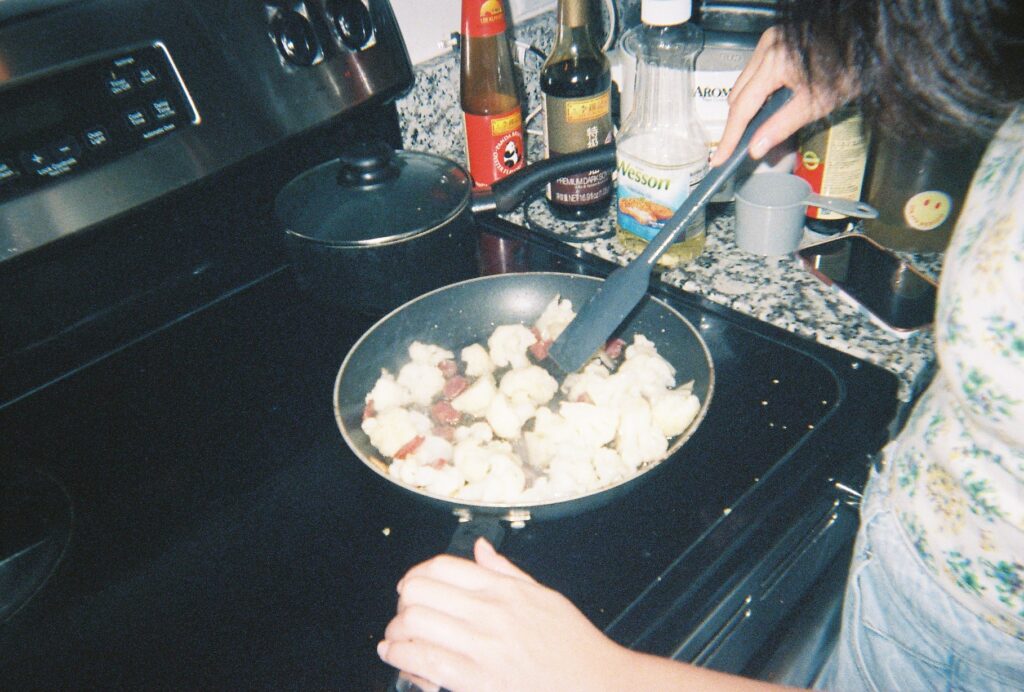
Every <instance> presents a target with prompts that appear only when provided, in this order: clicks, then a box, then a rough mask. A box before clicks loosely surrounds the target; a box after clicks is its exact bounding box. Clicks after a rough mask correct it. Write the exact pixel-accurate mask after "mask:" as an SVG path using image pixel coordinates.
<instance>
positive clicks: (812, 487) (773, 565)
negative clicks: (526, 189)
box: [0, 221, 896, 689]
mask: <svg viewBox="0 0 1024 692" xmlns="http://www.w3.org/2000/svg"><path fill="white" fill-rule="evenodd" d="M482 232H483V234H484V235H483V236H482V237H483V238H484V239H485V240H486V243H484V246H483V247H484V250H485V253H486V256H485V259H486V260H487V262H486V263H485V264H486V266H488V267H491V268H492V269H493V268H495V267H503V268H505V269H507V270H537V271H566V272H581V273H590V274H599V275H600V274H604V273H607V272H608V271H609V270H610V269H611V267H610V265H608V264H607V263H604V262H603V261H601V260H597V259H594V258H586V257H582V256H579V255H578V254H577V253H576V252H575V251H574V250H573V249H572V248H570V247H568V246H564V245H560V244H557V243H551V242H548V241H546V240H544V239H538V238H529V237H528V236H526V235H525V234H524V232H523V231H522V229H519V228H516V227H513V226H511V225H509V224H506V223H504V222H500V221H494V222H489V223H485V224H484V226H483V228H482ZM658 291H659V293H660V295H661V297H663V298H665V299H667V300H669V301H670V302H671V303H672V304H673V305H674V306H675V307H676V308H677V309H679V310H680V312H682V313H683V314H684V315H685V316H686V317H687V318H689V319H690V320H691V321H692V322H693V324H694V325H696V326H697V327H698V328H699V330H700V333H701V334H702V335H703V337H704V338H705V340H706V341H707V343H708V345H709V347H710V349H711V353H712V358H713V360H714V367H715V370H716V390H715V394H714V398H713V400H712V403H711V406H710V409H709V411H708V415H707V418H706V419H705V421H704V422H703V423H702V425H701V426H700V428H699V429H698V431H697V432H696V434H695V435H694V436H693V438H692V439H691V440H690V441H689V442H688V443H687V444H686V445H685V446H684V447H683V449H682V450H681V451H680V452H679V453H678V454H676V456H675V457H674V458H672V459H671V460H670V461H668V462H667V463H663V464H662V465H661V468H660V469H659V470H658V471H657V473H653V474H648V476H650V478H649V479H648V480H645V481H644V482H642V483H639V484H638V485H637V487H636V488H635V489H634V490H633V491H632V492H630V493H626V494H624V495H623V496H622V497H621V498H617V499H616V500H615V501H613V502H611V503H610V504H607V505H605V506H603V507H600V508H597V509H593V510H591V511H586V512H582V513H580V514H578V515H575V516H571V517H568V518H565V519H557V520H549V521H545V522H529V523H527V524H526V526H525V527H524V528H521V529H512V530H509V531H507V532H506V538H505V541H504V544H503V548H502V549H503V551H504V552H505V553H506V554H508V555H509V557H511V559H512V560H514V561H515V562H516V563H518V564H520V565H522V566H523V567H524V568H526V569H527V570H528V571H530V572H531V573H533V574H534V575H535V576H536V577H537V578H538V579H540V580H541V581H543V582H545V583H547V584H550V585H551V586H554V587H556V588H558V589H560V590H562V591H563V592H565V593H566V594H567V595H568V596H569V597H570V598H571V599H572V600H574V601H575V602H576V603H577V604H578V605H579V606H580V607H581V608H582V609H583V610H584V612H585V613H586V614H587V615H588V616H590V617H591V618H592V619H593V620H594V621H595V622H596V623H597V624H598V625H600V626H601V627H602V628H605V629H606V630H607V631H608V632H609V634H610V635H611V636H613V637H615V638H616V639H618V640H619V641H622V642H624V643H626V644H628V645H631V646H635V647H637V648H641V649H644V650H647V651H652V652H655V653H660V654H665V655H675V656H677V657H680V658H685V659H687V660H696V661H700V662H702V663H706V664H708V665H712V666H715V667H719V668H724V669H736V670H738V669H740V668H742V666H743V665H744V664H745V662H746V661H747V660H748V659H749V658H750V656H751V655H752V652H753V651H755V650H756V649H757V647H758V646H760V645H761V644H762V643H763V642H764V641H766V639H767V637H768V636H769V635H770V633H771V632H772V630H773V628H775V627H777V626H778V625H779V624H780V623H782V622H784V621H785V618H786V617H787V609H788V608H789V607H790V605H791V604H792V603H794V602H796V600H797V599H798V597H799V596H800V594H801V592H802V591H803V590H804V589H806V587H807V585H808V584H809V583H810V582H811V581H812V580H813V579H814V578H815V576H816V575H817V574H818V573H819V572H820V571H821V570H822V569H823V568H824V565H826V564H827V563H828V562H829V561H831V560H832V559H834V558H835V556H836V555H837V554H840V553H841V551H842V549H843V547H844V546H845V545H847V543H846V542H847V541H848V540H849V537H850V535H851V532H852V526H853V523H854V522H855V520H854V519H853V518H852V517H853V516H854V514H853V512H852V510H848V509H847V508H846V507H845V504H844V499H843V498H844V496H843V493H842V491H841V490H839V489H837V487H836V483H837V482H839V483H840V484H842V485H845V486H849V487H854V488H856V487H858V485H859V484H861V483H862V482H863V477H864V475H865V470H866V466H867V455H868V454H869V453H871V452H873V451H875V450H876V449H878V448H879V447H880V446H881V444H882V443H883V441H884V439H885V433H886V431H885V428H886V424H887V423H888V421H889V419H890V418H891V417H892V414H893V411H894V409H895V401H896V399H895V392H896V381H895V378H894V377H893V376H892V375H890V374H888V373H885V372H883V371H882V370H880V369H878V368H876V367H874V366H871V365H869V364H867V363H863V362H860V361H858V360H856V359H853V358H851V357H849V356H846V355H843V354H840V353H837V352H835V351H831V350H829V349H826V348H824V347H821V346H819V345H816V344H813V343H811V342H807V341H805V340H802V339H799V338H797V337H794V336H792V335H789V334H787V333H785V332H782V331H781V330H777V329H774V328H772V327H770V326H767V325H764V324H762V323H759V322H757V321H755V320H752V319H749V318H746V317H743V316H740V315H738V314H735V313H733V312H731V311H728V310H726V309H723V308H720V307H717V306H714V305H712V304H710V303H707V302H705V301H703V300H702V299H699V298H696V297H694V296H689V295H686V294H683V293H682V292H679V291H676V290H674V289H669V288H667V287H662V288H659V289H658ZM372 321H373V319H372V318H371V317H367V316H362V315H359V314H355V313H348V312H346V311H344V310H340V309H337V308H327V307H324V306H320V305H318V304H316V303H314V302H313V301H311V300H310V299H309V297H308V296H307V295H305V294H304V293H302V291H301V289H299V288H298V287H297V284H296V282H295V280H294V278H293V276H292V273H291V270H290V269H288V268H283V269H280V270H278V271H275V272H271V273H269V274H268V275H267V276H266V277H264V278H263V279H261V280H259V281H256V282H254V283H252V284H251V285H249V286H248V287H246V288H244V289H242V290H239V291H237V292H236V293H234V294H232V295H230V296H227V297H225V298H223V299H222V300H220V301H219V302H217V303H216V304H214V305H212V306H210V307H208V308H207V309H205V310H202V311H200V312H198V313H197V314H194V315H192V316H191V317H188V318H187V319H182V320H179V321H178V322H176V323H175V324H173V325H172V326H169V327H167V328H165V329H163V330H161V331H159V332H158V333H156V334H154V335H152V336H151V337H149V338H146V339H143V340H141V341H139V342H137V343H135V344H134V345H132V346H130V347H129V348H126V349H123V350H122V351H120V352H118V353H117V354H115V355H112V356H110V357H108V358H105V359H103V360H101V361H99V362H98V363H96V364H94V365H92V366H90V367H88V368H86V369H83V370H81V371H80V372H78V373H77V374H76V375H74V376H72V377H69V378H67V379H65V380H63V381H60V382H58V383H56V384H53V385H51V386H49V387H47V388H44V389H42V390H41V391H38V392H35V393H34V394H32V395H31V396H28V397H25V398H23V399H22V400H20V401H18V402H16V403H15V404H14V405H11V406H8V407H7V408H6V409H5V410H3V411H0V429H2V430H3V431H4V433H3V435H2V438H3V441H2V442H0V444H2V450H0V451H2V452H3V454H4V458H5V459H13V460H16V461H17V463H18V464H19V465H22V466H24V467H25V468H31V469H36V470H37V471H38V472H41V473H44V474H45V476H46V477H47V478H53V479H55V481H56V482H57V483H58V484H59V485H60V486H61V487H62V488H63V489H65V490H66V492H67V495H68V496H69V497H70V499H71V510H72V513H71V516H72V519H71V532H70V540H69V541H68V542H67V547H66V552H65V553H64V555H63V559H61V560H60V561H59V564H58V565H57V568H56V572H55V573H54V574H53V576H52V577H50V578H49V579H48V581H46V582H45V584H44V585H43V587H42V589H41V590H40V591H39V592H38V593H37V594H36V596H35V597H34V598H33V599H31V600H30V601H29V602H28V604H27V605H25V606H24V607H23V608H21V609H20V610H19V611H18V612H17V613H16V614H14V615H13V616H9V618H8V619H7V621H6V622H3V623H2V624H0V651H3V655H2V656H0V679H3V680H5V681H6V685H7V686H11V687H35V688H47V687H76V688H77V687H96V688H140V687H153V686H161V687H189V688H193V687H203V688H225V687H226V688H240V687H241V688H250V687H275V688H280V687H302V688H309V687H331V688H342V689H383V688H384V687H385V686H386V684H387V683H388V682H389V681H390V680H391V676H392V672H391V671H390V670H389V669H388V668H387V667H385V666H384V665H383V664H381V663H380V662H379V661H378V659H377V657H376V654H375V651H374V647H375V645H376V642H377V641H378V640H379V638H380V637H381V635H382V632H383V628H384V626H385V624H386V623H387V621H388V619H389V618H390V616H391V614H392V613H393V610H394V606H395V593H394V585H395V583H396V582H397V580H398V578H399V577H400V576H401V575H402V574H403V573H404V571H405V570H406V569H408V568H409V567H410V566H412V565H413V564H414V563H416V562H418V561H420V560H423V559H425V558H427V557H429V556H431V555H434V554H436V553H437V552H439V551H442V550H444V549H445V547H446V546H447V544H448V542H449V540H450V538H451V536H452V534H453V531H454V529H455V527H456V521H457V520H456V518H455V517H454V516H452V515H449V514H447V513H445V512H444V511H442V510H439V509H438V508H436V507H434V506H429V505H427V504H425V503H420V502H418V501H416V500H415V498H410V496H409V495H407V494H405V493H402V492H400V491H398V490H397V489H396V488H394V487H392V486H390V484H388V483H386V482H385V481H383V480H382V479H380V478H379V477H377V476H376V475H375V474H373V473H372V472H371V471H369V470H368V469H367V468H365V467H364V465H363V464H362V463H361V462H360V461H359V460H358V459H357V458H356V457H355V456H354V455H352V454H351V453H350V452H349V451H348V449H347V448H346V447H345V445H344V442H343V440H342V438H341V435H340V434H339V432H338V430H337V427H336V425H335V422H334V419H333V414H332V409H331V395H332V386H333V381H334V377H335V375H336V374H337V369H338V367H339V366H340V363H341V361H342V359H343V357H344V355H345V353H346V351H347V349H348V348H349V347H350V346H351V345H352V344H353V343H354V341H355V340H356V339H357V338H358V337H359V335H360V334H362V333H363V332H364V331H365V330H366V329H367V328H368V327H369V326H370V325H371V324H372Z"/></svg>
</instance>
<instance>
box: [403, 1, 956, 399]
mask: <svg viewBox="0 0 1024 692" xmlns="http://www.w3.org/2000/svg"><path fill="white" fill-rule="evenodd" d="M553 29H554V18H553V16H551V15H543V16H541V17H538V18H535V19H533V20H531V21H530V22H527V23H526V24H524V25H523V26H521V27H516V29H515V31H516V37H517V39H519V40H521V41H527V42H529V43H532V44H533V45H536V46H537V47H539V48H541V49H542V50H546V49H547V48H548V47H549V46H550V43H551V36H552V32H553ZM539 68H540V60H539V59H538V58H537V57H536V56H535V55H533V54H531V53H527V55H526V58H525V68H524V73H523V74H524V78H523V82H524V89H525V93H526V101H527V102H526V109H527V111H533V110H534V109H535V108H536V107H537V105H538V104H539V103H540V100H539V90H538V88H537V86H536V82H537V80H536V70H538V69H539ZM458 78H459V73H458V59H457V57H456V56H455V54H454V53H453V54H451V55H448V56H442V57H439V58H435V59H434V60H431V61H429V62H426V63H423V64H421V65H418V66H417V82H416V85H415V87H414V88H413V90H412V91H411V92H410V93H408V94H407V95H406V96H404V97H403V98H402V99H401V100H400V101H399V102H398V109H399V116H400V119H401V123H402V127H403V132H404V137H405V140H404V141H405V146H406V148H408V149H415V150H423V151H432V152H435V153H438V154H441V155H444V156H448V157H450V158H453V159H455V160H457V161H463V162H464V160H465V156H464V153H463V149H464V146H465V144H464V142H465V139H464V136H463V130H462V121H461V112H460V111H459V107H458V92H459V89H458ZM528 130H529V131H531V132H538V133H539V130H540V124H539V122H537V121H533V122H531V123H530V124H529V125H528ZM528 139H529V145H528V149H529V150H530V151H529V153H530V155H531V158H530V160H536V158H537V157H538V156H539V153H538V152H540V151H541V148H540V147H539V146H538V139H539V136H536V135H534V136H529V135H528ZM544 211H545V210H544V203H543V202H542V201H540V200H535V201H533V202H532V203H530V204H528V205H526V213H525V215H524V210H523V208H520V209H519V210H516V211H515V212H513V213H511V214H509V215H508V218H509V219H510V220H512V221H515V222H517V223H524V224H527V225H529V224H541V225H542V226H543V227H544V228H546V229H548V230H550V231H552V232H554V233H556V234H560V235H562V236H563V237H565V238H566V239H567V241H569V242H573V243H575V244H577V245H579V246H580V247H581V248H582V249H584V250H585V251H587V252H591V253H594V254H595V255H598V256H600V257H602V258H605V259H608V260H612V261H615V262H618V263H619V264H624V263H625V262H627V261H628V260H629V259H630V258H631V257H632V254H631V253H629V252H628V251H626V250H625V249H624V248H623V247H622V246H621V245H620V244H619V243H618V241H617V240H615V238H614V237H613V236H614V232H613V231H614V229H613V227H612V224H611V220H610V218H609V219H604V220H600V221H597V222H590V223H589V224H586V225H583V224H570V223H562V222H557V221H554V220H553V219H552V218H551V217H550V216H549V215H546V214H545V213H544ZM581 227H582V228H583V231H582V232H581V230H580V228H581ZM903 257H904V258H905V259H907V260H908V261H909V262H910V263H911V264H913V265H914V266H915V267H917V268H918V269H921V270H922V271H923V272H924V273H925V274H927V275H929V276H931V277H933V278H937V275H938V273H939V270H940V267H941V259H942V257H941V255H938V254H929V255H909V254H904V255H903ZM662 278H663V280H664V281H667V282H669V283H671V284H673V285H675V286H678V287H680V288H682V289H683V290H685V291H689V292H692V293H697V294H700V295H702V296H705V297H706V298H708V299H709V300H712V301H714V302H716V303H719V304H722V305H725V306H727V307H730V308H732V309H734V310H736V311H738V312H742V313H745V314H747V315H751V316H753V317H756V318H757V319H760V320H763V321H766V322H769V323H771V324H773V325H775V326H777V327H781V328H783V329H786V330H788V331H790V332H793V333H796V334H799V335H801V336H804V337H806V338H809V339H814V340H816V341H818V342H820V343H822V344H825V345H826V346H829V347H831V348H834V349H837V350H839V351H842V352H845V353H849V354H850V355H852V356H855V357H857V358H861V359H863V360H866V361H869V362H872V363H876V364H878V365H880V366H882V367H884V368H886V369H888V370H890V371H891V372H893V373H895V374H896V375H898V377H899V380H900V398H901V399H902V400H904V401H908V400H910V399H911V398H912V397H913V396H914V394H915V393H916V392H917V390H918V389H919V388H920V387H921V386H922V385H923V384H924V383H925V382H924V381H925V379H926V378H927V376H928V374H929V371H930V367H931V365H932V363H933V361H934V346H933V337H932V334H931V332H930V331H923V332H919V333H917V334H914V335H912V336H911V337H909V338H906V339H904V338H900V337H898V336H895V335H893V334H891V333H889V332H887V331H886V330H884V329H882V328H881V327H878V326H876V325H875V324H874V323H873V322H872V321H871V320H870V319H869V318H868V317H866V316H865V315H863V314H861V313H860V312H859V311H858V310H857V309H856V308H854V307H853V306H851V305H849V304H848V303H847V302H845V301H844V300H842V299H841V298H840V297H839V296H838V295H837V294H835V293H833V292H832V291H831V290H830V289H829V288H828V287H826V286H824V285H823V284H822V283H820V282H819V281H818V280H816V279H815V278H814V277H812V276H811V275H810V274H809V273H808V272H807V271H806V270H804V269H803V268H802V266H801V265H800V262H799V261H798V260H797V259H796V258H795V257H794V256H792V255H790V256H785V257H759V256H755V255H751V254H748V253H746V252H744V251H742V250H740V249H739V248H737V247H736V244H735V243H734V242H733V219H732V216H731V215H730V214H729V213H728V212H726V213H723V214H719V215H717V216H716V217H715V218H714V219H713V221H712V222H711V224H710V225H709V228H708V241H707V248H706V250H705V251H704V253H703V254H702V255H701V256H700V257H698V258H697V259H696V260H694V261H692V262H690V263H688V264H686V265H685V266H683V267H681V268H677V269H673V270H671V271H668V272H666V273H664V274H663V275H662Z"/></svg>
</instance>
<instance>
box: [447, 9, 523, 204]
mask: <svg viewBox="0 0 1024 692" xmlns="http://www.w3.org/2000/svg"><path fill="white" fill-rule="evenodd" d="M507 27H508V25H507V22H506V20H505V8H504V5H503V4H502V2H501V0H462V58H461V78H460V84H459V95H460V103H461V106H462V111H463V114H464V117H465V124H466V159H467V162H468V164H469V173H470V176H472V178H473V184H474V185H476V186H489V185H491V184H492V183H494V182H496V181H498V180H500V179H501V178H504V177H505V176H506V175H509V174H510V173H513V172H515V171H517V170H519V169H520V168H522V167H523V166H524V165H526V148H525V146H524V143H523V113H522V107H521V105H520V101H519V93H518V92H517V90H516V80H515V72H514V66H513V62H512V51H511V48H510V47H509V43H508V37H507V36H506V35H505V32H506V30H507Z"/></svg>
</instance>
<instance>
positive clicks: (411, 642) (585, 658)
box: [377, 538, 767, 692]
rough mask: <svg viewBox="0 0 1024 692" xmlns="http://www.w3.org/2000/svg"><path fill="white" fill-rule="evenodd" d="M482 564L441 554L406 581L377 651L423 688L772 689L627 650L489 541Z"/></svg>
mask: <svg viewBox="0 0 1024 692" xmlns="http://www.w3.org/2000/svg"><path fill="white" fill-rule="evenodd" d="M474 557H475V561H471V560H466V559H464V558H458V557H454V556H451V555H439V556H437V557H434V558H431V559H430V560H427V561H426V562H423V563H421V564H419V565H417V566H415V567H413V568H412V569H410V570H409V571H408V572H407V573H406V575H405V576H404V577H403V578H402V580H401V581H400V582H399V583H398V593H399V600H398V614H397V615H396V616H395V617H394V619H392V620H391V622H390V623H389V624H388V626H387V629H386V630H385V633H384V640H383V641H382V642H380V644H379V645H378V648H377V651H378V653H379V655H380V657H381V659H383V660H384V661H385V662H386V663H388V664H390V665H392V666H394V667H396V668H398V669H399V670H402V671H404V674H405V675H406V676H408V677H409V678H410V679H411V680H413V681H414V682H416V683H417V684H418V685H419V686H420V687H421V688H422V689H424V690H429V689H436V688H437V687H444V688H445V689H448V690H452V692H463V691H465V692H471V691H472V692H476V691H478V690H483V689H490V690H540V689H544V690H548V689H551V690H576V689H582V690H627V689H657V690H673V689H679V690H682V689H690V688H692V687H694V686H697V687H702V688H704V689H715V688H720V689H723V690H741V691H743V690H746V689H750V690H753V689H755V688H757V689H765V688H766V687H767V686H766V685H765V684H764V683H759V682H756V681H752V680H747V679H744V678H737V677H734V676H730V675H725V674H723V673H716V672H714V671H710V670H705V669H703V668H697V667H695V666H690V665H687V664H683V663H679V662H676V661H672V660H669V659H665V658H659V657H657V656H651V655H648V654H643V653H640V652H638V651H632V650H630V649H627V648H625V647H623V646H620V645H619V644H617V643H615V642H613V641H612V640H611V639H609V638H608V637H606V636H605V635H604V634H603V633H602V632H601V631H600V630H598V629H597V628H596V627H595V626H594V625H593V624H591V622H590V621H589V620H587V618H586V616H584V615H583V613H581V612H580V611H579V609H577V608H576V606H574V605H573V604H572V603H571V602H570V601H569V600H568V599H567V598H565V597H564V596H562V595H561V594H560V593H558V592H557V591H554V590H552V589H549V588H547V587H545V586H543V585H541V584H538V583H537V582H536V581H535V580H534V579H533V578H532V577H530V576H529V575H528V574H526V573H525V572H523V571H522V570H520V569H519V568H518V567H516V566H515V565H513V564H512V563H511V562H509V561H508V560H507V559H506V558H504V557H503V556H501V555H499V554H498V553H497V552H496V551H495V550H494V548H492V547H491V545H490V544H489V543H488V542H487V541H486V540H484V539H482V538H481V539H478V540H477V542H476V544H475V545H474ZM427 681H430V682H429V683H428V682H427Z"/></svg>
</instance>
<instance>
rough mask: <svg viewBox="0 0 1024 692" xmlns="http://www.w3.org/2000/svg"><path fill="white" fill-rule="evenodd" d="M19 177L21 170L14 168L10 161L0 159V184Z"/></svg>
mask: <svg viewBox="0 0 1024 692" xmlns="http://www.w3.org/2000/svg"><path fill="white" fill-rule="evenodd" d="M20 177H21V171H19V170H18V169H17V168H15V167H14V165H13V164H12V163H11V162H9V161H5V160H4V159H0V186H3V185H4V184H6V183H9V182H11V181H13V180H16V179H17V178H20Z"/></svg>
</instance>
